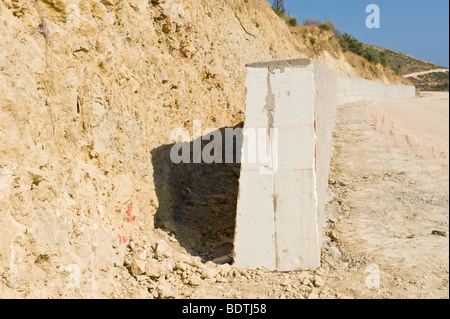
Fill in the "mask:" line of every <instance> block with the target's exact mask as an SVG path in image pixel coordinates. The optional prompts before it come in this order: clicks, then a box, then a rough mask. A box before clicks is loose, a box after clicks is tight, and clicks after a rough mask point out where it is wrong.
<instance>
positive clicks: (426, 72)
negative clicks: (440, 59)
mask: <svg viewBox="0 0 450 319" xmlns="http://www.w3.org/2000/svg"><path fill="white" fill-rule="evenodd" d="M437 72H448V69H434V70H429V71H422V72H415V73H410V74H405V75H403V77H404V78H416V77H418V76H419V75H425V74H430V73H437Z"/></svg>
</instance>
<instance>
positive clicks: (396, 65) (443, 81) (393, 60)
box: [370, 45, 449, 91]
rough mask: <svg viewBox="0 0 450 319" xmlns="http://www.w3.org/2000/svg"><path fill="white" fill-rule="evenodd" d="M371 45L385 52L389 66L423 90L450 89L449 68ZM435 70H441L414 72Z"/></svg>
mask: <svg viewBox="0 0 450 319" xmlns="http://www.w3.org/2000/svg"><path fill="white" fill-rule="evenodd" d="M370 47H372V48H374V49H376V50H378V51H381V52H384V53H385V54H386V56H387V58H388V60H389V67H390V68H391V69H393V70H394V71H395V72H396V73H397V74H399V75H402V76H404V77H405V78H407V79H408V80H410V81H411V82H412V83H413V84H414V85H415V86H417V87H418V88H419V89H420V90H421V91H448V90H449V72H448V69H447V68H444V67H442V66H440V65H437V64H434V63H431V62H426V61H422V60H419V59H416V58H414V57H412V56H410V55H408V54H404V53H400V52H396V51H393V50H389V49H385V48H381V47H378V46H374V45H371V46H370ZM433 70H439V71H438V72H431V73H427V74H414V73H419V72H424V71H433ZM442 71H444V72H442ZM408 75H411V76H408Z"/></svg>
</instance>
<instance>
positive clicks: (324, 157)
mask: <svg viewBox="0 0 450 319" xmlns="http://www.w3.org/2000/svg"><path fill="white" fill-rule="evenodd" d="M247 71H248V74H247V79H246V86H247V100H246V104H247V110H246V121H245V126H244V141H243V152H242V159H241V160H242V168H241V178H240V189H239V199H238V205H237V217H236V234H235V242H234V254H235V256H234V262H235V264H236V265H238V266H240V267H243V268H251V269H256V268H266V269H269V270H278V271H292V270H308V269H311V268H317V267H319V266H320V247H321V234H322V228H323V225H324V207H325V191H326V188H327V187H328V174H329V168H330V160H331V155H332V153H331V152H332V148H331V139H332V132H333V127H334V117H335V113H336V106H337V105H340V104H345V103H350V102H355V101H360V100H379V99H397V98H410V97H414V96H415V87H414V86H400V85H388V84H382V83H378V82H373V81H368V80H363V79H357V78H347V77H342V76H339V75H337V74H335V73H333V72H331V71H329V70H328V69H327V68H325V67H323V66H322V65H320V64H319V63H317V62H316V61H314V60H312V59H299V60H283V61H273V62H261V63H254V64H249V65H248V66H247ZM255 134H256V136H257V138H256V139H255V138H254V136H255ZM252 137H253V138H252ZM257 142H258V143H257ZM253 144H258V145H257V147H256V148H255V149H257V153H258V154H261V152H262V153H264V155H267V156H261V158H260V157H259V156H256V157H257V158H256V162H255V161H254V160H252V159H253V157H252V156H251V155H252V152H251V150H252V149H253V148H252V147H251V146H252V145H253ZM264 146H265V147H264ZM268 159H269V160H268Z"/></svg>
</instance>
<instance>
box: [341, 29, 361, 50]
mask: <svg viewBox="0 0 450 319" xmlns="http://www.w3.org/2000/svg"><path fill="white" fill-rule="evenodd" d="M339 44H340V45H341V47H342V50H343V51H344V52H347V51H350V52H353V53H355V54H358V55H363V53H364V50H363V46H364V45H363V43H361V42H359V41H358V40H356V39H355V38H354V37H352V36H351V35H349V34H347V33H344V34H343V35H341V36H340V37H339Z"/></svg>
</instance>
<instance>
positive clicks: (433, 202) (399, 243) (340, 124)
mask: <svg viewBox="0 0 450 319" xmlns="http://www.w3.org/2000/svg"><path fill="white" fill-rule="evenodd" d="M427 99H431V100H432V101H433V97H428V98H427V97H425V98H418V99H413V100H411V101H409V102H410V103H409V104H410V106H412V107H411V109H407V108H405V109H403V110H404V111H406V112H405V113H404V115H405V119H408V121H409V120H412V119H414V118H415V119H416V120H415V121H413V122H414V123H415V124H416V125H417V126H418V127H416V128H417V130H413V131H411V132H412V133H413V134H416V133H417V131H418V130H420V129H424V128H425V127H426V125H428V122H427V121H426V119H427V118H426V117H424V114H423V110H422V112H416V111H417V108H419V105H420V103H418V101H422V102H423V101H425V102H426V100H427ZM447 99H448V94H447ZM447 101H448V100H447ZM444 103H445V102H444ZM446 103H447V105H446V107H447V114H448V102H446ZM392 105H403V104H397V103H395V102H388V103H384V102H383V103H380V104H379V107H381V108H383V112H384V114H388V115H389V113H388V112H389V111H388V110H387V108H388V106H392ZM363 107H364V105H363V104H353V105H347V106H342V107H340V108H339V111H338V116H337V123H336V130H335V139H334V140H335V147H336V149H335V157H334V159H333V164H332V175H331V177H330V182H331V185H330V186H331V187H332V192H333V194H334V196H335V198H334V200H333V201H332V202H331V204H330V205H329V208H328V213H329V214H330V216H331V217H332V218H334V220H335V222H336V223H333V222H332V223H331V229H332V231H331V232H330V233H329V235H330V237H331V239H332V240H333V241H332V245H333V244H334V245H336V246H337V247H338V248H339V250H340V251H341V252H342V258H341V260H340V261H339V262H336V259H333V258H330V260H331V265H330V267H331V271H330V274H329V279H328V282H327V286H328V287H330V288H331V289H336V290H337V291H339V292H340V293H341V294H343V295H346V296H349V297H356V298H448V297H449V280H448V278H449V241H448V230H449V198H448V186H449V172H448V166H445V165H444V166H443V165H437V164H436V162H435V161H433V160H429V159H421V158H420V157H418V156H416V154H415V152H414V151H413V150H412V149H407V148H398V147H396V146H395V140H396V139H395V138H394V139H393V140H392V139H390V138H388V137H387V136H385V135H383V133H381V132H377V131H375V130H374V129H373V128H372V127H371V126H370V125H369V124H368V123H367V122H366V121H365V118H364V116H363ZM372 107H373V106H372ZM399 107H400V106H399ZM422 107H427V103H425V104H422ZM430 107H431V108H432V107H436V105H430ZM391 110H392V115H395V116H394V121H393V123H394V128H395V127H396V124H395V123H398V122H396V120H399V119H400V112H399V108H392V109H391ZM433 112H434V109H433V111H432V112H431V113H433ZM440 115H441V113H439V114H437V115H436V118H437V117H439V116H440ZM397 116H398V117H397ZM419 119H422V120H423V121H419ZM421 123H425V124H424V125H425V127H423V126H421V125H420V124H421ZM446 125H447V128H446V129H447V132H448V117H446ZM442 134H444V133H442ZM439 135H440V134H439ZM426 136H427V137H428V135H426ZM447 147H448V135H447ZM447 154H448V153H447ZM332 185H334V187H333V186H332ZM328 258H329V257H327V256H325V259H326V260H328Z"/></svg>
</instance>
